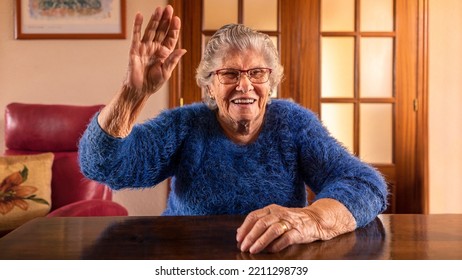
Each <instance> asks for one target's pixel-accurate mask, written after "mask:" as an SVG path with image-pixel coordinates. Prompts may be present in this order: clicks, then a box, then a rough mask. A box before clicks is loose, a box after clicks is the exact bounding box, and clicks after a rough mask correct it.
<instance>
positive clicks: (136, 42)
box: [125, 6, 186, 95]
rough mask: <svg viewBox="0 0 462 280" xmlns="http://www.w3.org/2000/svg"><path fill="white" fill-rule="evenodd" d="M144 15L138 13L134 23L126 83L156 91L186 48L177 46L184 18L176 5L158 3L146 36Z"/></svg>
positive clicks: (145, 91) (139, 90) (143, 89)
mask: <svg viewBox="0 0 462 280" xmlns="http://www.w3.org/2000/svg"><path fill="white" fill-rule="evenodd" d="M142 23H143V16H142V15H141V14H140V13H138V14H136V17H135V22H134V25H133V35H132V42H131V46H130V57H129V65H128V73H127V78H126V81H125V84H126V86H128V87H130V88H134V89H136V91H137V92H140V93H141V94H144V95H149V94H152V93H154V92H156V91H157V90H158V89H159V88H160V87H161V86H162V85H163V84H164V83H165V82H166V81H167V80H168V79H169V78H170V76H171V74H172V71H173V69H174V68H175V66H176V65H177V64H178V61H179V60H180V58H181V57H182V56H183V55H184V54H185V53H186V50H182V49H175V46H176V44H177V41H178V37H179V33H180V29H181V21H180V19H179V18H178V17H176V16H173V8H172V7H171V6H167V7H166V8H165V9H163V8H161V7H158V8H157V9H156V10H155V11H154V13H153V14H152V16H151V19H150V20H149V22H148V24H147V26H146V29H145V31H144V35H143V37H141V25H142Z"/></svg>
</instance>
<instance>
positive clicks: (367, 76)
mask: <svg viewBox="0 0 462 280" xmlns="http://www.w3.org/2000/svg"><path fill="white" fill-rule="evenodd" d="M360 50H361V51H360V52H361V54H360V73H361V77H360V91H359V92H360V95H361V97H392V95H393V38H369V37H367V38H364V37H363V38H361V47H360Z"/></svg>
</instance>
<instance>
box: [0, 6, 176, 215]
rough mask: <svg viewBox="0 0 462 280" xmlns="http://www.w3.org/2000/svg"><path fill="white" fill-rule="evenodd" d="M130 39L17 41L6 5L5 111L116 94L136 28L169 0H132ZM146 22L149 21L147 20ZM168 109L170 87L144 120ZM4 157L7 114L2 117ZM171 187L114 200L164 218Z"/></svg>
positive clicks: (1, 94) (1, 77)
mask: <svg viewBox="0 0 462 280" xmlns="http://www.w3.org/2000/svg"><path fill="white" fill-rule="evenodd" d="M126 2H127V33H128V34H127V39H126V40H15V39H14V8H15V4H14V3H15V1H14V0H1V1H0V110H1V112H3V111H4V108H5V105H6V104H8V103H10V102H27V103H44V104H48V103H59V104H76V105H87V104H101V103H107V102H108V101H109V100H110V98H111V97H112V96H113V95H114V94H115V92H116V91H117V89H118V87H119V86H120V84H121V81H122V79H123V77H124V75H125V69H126V65H127V61H128V60H127V59H128V48H129V44H130V32H131V30H132V28H131V24H132V22H133V19H134V15H135V13H136V12H137V11H140V12H142V13H143V15H144V16H145V19H146V18H147V19H149V17H150V15H151V13H152V11H153V10H154V9H155V7H157V6H159V5H162V6H164V5H165V3H166V2H167V1H166V0H149V1H146V0H128V1H126ZM147 19H146V20H145V23H146V22H147ZM166 107H168V95H167V88H163V89H161V91H160V92H158V93H157V94H156V95H154V96H153V97H152V98H151V100H150V101H149V103H148V104H147V106H146V108H145V110H144V112H143V114H142V116H141V119H146V118H148V117H150V116H155V115H156V114H158V112H159V111H160V110H161V109H163V108H166ZM0 116H1V117H0V124H1V126H0V135H1V137H0V154H1V153H3V151H4V116H3V113H1V114H0ZM165 197H166V184H165V183H163V184H161V185H160V186H159V187H158V188H155V189H145V190H142V191H133V190H126V191H120V192H116V193H115V194H114V200H115V201H118V202H119V203H121V204H123V205H125V206H126V207H127V208H128V210H129V214H130V215H158V214H160V213H161V212H162V210H163V209H164V207H165Z"/></svg>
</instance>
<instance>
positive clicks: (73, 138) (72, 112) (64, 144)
mask: <svg viewBox="0 0 462 280" xmlns="http://www.w3.org/2000/svg"><path fill="white" fill-rule="evenodd" d="M101 108H102V105H95V106H72V105H44V104H23V103H11V104H8V105H7V106H6V109H5V146H6V150H5V154H6V155H21V154H37V153H44V152H52V153H54V156H55V157H54V162H53V166H52V182H51V192H52V207H51V211H50V213H49V214H48V217H57V216H127V215H128V212H127V210H126V209H125V208H124V207H123V206H121V205H120V204H118V203H115V202H113V201H112V192H111V190H110V189H109V188H108V187H107V186H105V185H102V184H100V183H98V182H95V181H92V180H89V179H87V178H85V177H84V176H83V175H82V173H81V172H80V168H79V164H78V157H77V145H78V141H79V138H80V137H81V135H82V133H83V132H84V130H85V128H86V126H87V124H88V122H89V121H90V119H91V117H92V116H93V115H95V113H96V112H98V111H99V110H100V109H101Z"/></svg>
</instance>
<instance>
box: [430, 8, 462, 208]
mask: <svg viewBox="0 0 462 280" xmlns="http://www.w3.org/2000/svg"><path fill="white" fill-rule="evenodd" d="M429 3H430V19H429V20H430V21H429V22H430V36H429V38H430V41H429V48H430V57H429V64H430V65H429V68H430V71H429V78H430V81H429V103H430V108H429V111H430V112H429V131H430V137H429V142H430V149H429V157H430V211H431V212H432V213H462V109H461V106H462V1H460V0H430V2H429Z"/></svg>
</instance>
